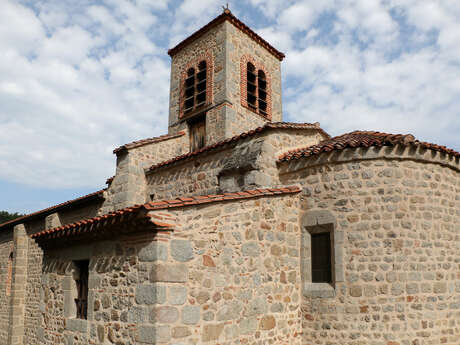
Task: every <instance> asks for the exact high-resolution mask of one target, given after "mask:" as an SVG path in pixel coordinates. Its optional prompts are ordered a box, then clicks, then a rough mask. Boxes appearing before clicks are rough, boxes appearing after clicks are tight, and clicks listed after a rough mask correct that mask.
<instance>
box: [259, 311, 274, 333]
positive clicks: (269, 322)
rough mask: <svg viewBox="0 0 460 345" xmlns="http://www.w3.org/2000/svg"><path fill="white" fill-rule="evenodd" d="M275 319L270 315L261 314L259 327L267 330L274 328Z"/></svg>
mask: <svg viewBox="0 0 460 345" xmlns="http://www.w3.org/2000/svg"><path fill="white" fill-rule="evenodd" d="M275 326H276V320H275V318H274V317H273V316H272V315H266V316H263V317H262V318H261V319H260V322H259V329H260V330H263V331H268V330H270V329H273V328H275Z"/></svg>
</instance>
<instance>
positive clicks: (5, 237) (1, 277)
mask: <svg viewBox="0 0 460 345" xmlns="http://www.w3.org/2000/svg"><path fill="white" fill-rule="evenodd" d="M12 251H13V234H12V232H11V231H2V232H1V234H0V306H1V308H0V344H6V343H7V340H8V325H9V312H10V296H11V278H12V277H11V274H12V261H11V260H10V253H11V252H12Z"/></svg>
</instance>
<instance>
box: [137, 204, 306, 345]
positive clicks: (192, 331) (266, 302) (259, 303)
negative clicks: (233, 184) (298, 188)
mask: <svg viewBox="0 0 460 345" xmlns="http://www.w3.org/2000/svg"><path fill="white" fill-rule="evenodd" d="M169 214H170V215H173V216H174V217H175V218H176V222H177V223H178V224H180V225H179V226H178V228H176V229H175V230H174V231H173V232H172V233H171V239H170V240H169V241H167V242H159V243H158V244H157V245H156V246H155V247H151V249H150V251H153V252H154V253H156V255H150V256H144V257H143V258H142V257H141V256H139V259H140V260H141V259H142V260H144V261H145V260H147V261H152V262H150V263H149V264H150V265H151V266H150V269H151V271H150V272H151V273H150V284H152V285H150V287H148V286H149V285H145V287H143V289H144V288H145V289H147V288H149V289H153V288H154V287H155V286H157V288H158V287H161V290H160V291H161V296H162V297H161V299H158V300H157V301H156V302H157V305H155V306H153V308H152V309H150V315H151V318H152V319H153V320H154V324H153V325H144V326H142V332H141V333H140V334H156V335H157V338H156V344H184V345H192V344H197V345H198V344H213V345H214V344H219V345H230V344H251V345H252V344H273V345H277V344H292V345H296V344H297V345H300V344H301V336H300V332H301V328H300V324H301V320H300V318H299V315H300V310H299V303H300V300H299V299H300V275H299V274H300V269H299V267H300V265H299V226H298V195H289V196H287V195H284V196H277V197H265V198H260V199H249V200H244V201H240V202H225V203H216V204H210V205H207V206H201V207H185V208H181V209H177V210H171V211H170V212H169ZM155 215H156V216H159V217H164V212H157V213H155ZM153 260H154V261H153ZM146 264H147V262H146ZM138 290H139V287H138ZM157 291H158V290H157ZM143 309H144V310H145V312H144V313H146V314H147V313H149V312H148V310H149V308H148V306H144V307H143ZM140 340H143V341H144V342H145V343H146V344H151V343H152V340H149V338H148V337H143V338H142V339H140Z"/></svg>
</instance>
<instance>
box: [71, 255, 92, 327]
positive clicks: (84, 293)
mask: <svg viewBox="0 0 460 345" xmlns="http://www.w3.org/2000/svg"><path fill="white" fill-rule="evenodd" d="M74 264H75V266H76V268H77V269H78V276H77V278H76V279H75V284H76V287H77V298H75V305H76V307H77V315H76V317H77V319H84V320H86V319H87V317H88V277H89V260H79V261H74Z"/></svg>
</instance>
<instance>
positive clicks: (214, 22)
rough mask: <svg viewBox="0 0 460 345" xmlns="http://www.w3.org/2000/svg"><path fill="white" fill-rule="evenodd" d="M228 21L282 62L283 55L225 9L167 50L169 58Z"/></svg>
mask: <svg viewBox="0 0 460 345" xmlns="http://www.w3.org/2000/svg"><path fill="white" fill-rule="evenodd" d="M226 20H228V21H229V22H230V23H232V24H233V25H235V26H236V27H237V28H238V29H240V30H241V31H243V32H244V33H245V34H246V35H248V36H249V37H250V38H252V39H253V40H254V41H256V42H257V43H259V44H260V45H261V46H262V47H264V48H265V49H267V50H268V51H269V52H270V53H271V54H272V55H273V56H275V57H276V58H277V59H278V60H279V61H282V60H283V59H284V54H283V53H281V52H280V51H278V50H277V49H275V48H274V47H273V46H271V45H270V43H268V42H267V41H265V40H264V39H263V38H262V37H260V36H259V35H258V34H256V33H255V32H254V31H252V30H251V28H250V27H249V26H247V25H246V24H244V23H243V22H242V21H241V20H239V19H238V18H236V17H235V16H234V15H233V14H232V12H230V10H228V9H225V10H224V12H223V13H222V14H221V15H219V16H218V17H216V18H214V19H213V20H212V21H210V22H209V23H208V24H206V25H205V26H203V27H202V28H201V29H199V30H198V31H196V32H195V33H193V34H192V35H190V36H189V37H187V38H186V39H185V40H183V41H182V42H180V43H179V44H177V45H176V46H175V47H174V48H171V49H169V50H168V54H169V56H171V57H172V56H174V55H175V54H176V53H177V52H178V51H180V50H181V49H182V48H184V47H185V46H186V45H188V44H190V43H191V42H193V41H194V40H196V39H197V38H199V37H201V36H203V35H204V34H205V33H206V32H208V31H209V30H211V29H212V28H213V27H215V26H217V25H219V24H220V23H223V22H225V21H226Z"/></svg>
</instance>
